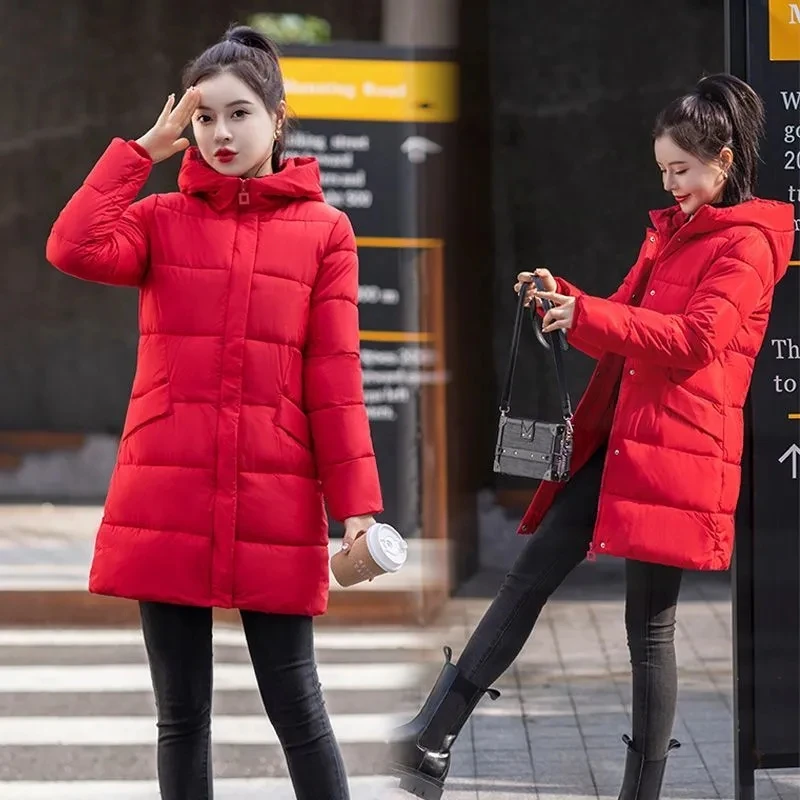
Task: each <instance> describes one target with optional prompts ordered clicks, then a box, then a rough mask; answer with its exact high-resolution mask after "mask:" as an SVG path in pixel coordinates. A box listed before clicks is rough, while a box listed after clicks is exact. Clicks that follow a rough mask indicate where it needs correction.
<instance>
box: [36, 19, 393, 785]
mask: <svg viewBox="0 0 800 800" xmlns="http://www.w3.org/2000/svg"><path fill="white" fill-rule="evenodd" d="M184 87H185V89H186V91H185V94H184V95H183V97H182V99H181V100H180V102H179V103H178V104H177V105H175V103H174V98H173V97H172V96H171V97H170V98H169V99H168V100H167V103H166V105H165V106H164V109H163V111H162V112H161V114H160V116H159V117H158V119H157V121H156V123H155V125H154V126H153V127H152V128H151V130H149V131H148V132H147V133H145V134H144V135H143V136H142V137H141V138H139V139H137V140H136V141H125V140H123V139H115V140H114V141H112V143H111V144H110V145H109V147H108V149H107V150H106V152H105V153H104V154H103V155H102V156H101V158H100V160H99V161H98V162H97V164H96V165H95V166H94V168H93V169H92V171H91V172H90V173H89V176H88V177H87V178H86V180H85V182H84V184H83V186H82V187H81V188H80V189H78V191H77V192H76V194H75V195H74V196H73V197H72V199H71V200H70V201H69V202H68V203H67V206H66V208H64V210H63V211H62V212H61V214H60V216H59V218H58V220H57V221H56V223H55V224H54V226H53V229H52V232H51V234H50V238H49V240H48V242H47V257H48V259H49V261H50V262H51V263H52V264H53V265H54V266H56V267H57V268H58V269H60V270H62V271H63V272H66V273H67V274H69V275H73V276H75V277H78V278H82V279H84V280H91V281H97V282H100V283H106V284H112V285H117V286H135V287H138V289H139V292H140V303H139V310H140V313H139V322H140V330H141V338H140V341H139V348H138V358H137V365H136V375H135V378H134V381H133V389H132V393H131V399H130V404H129V407H128V413H127V417H126V419H125V424H124V428H123V432H122V438H121V441H120V446H119V453H118V456H117V463H116V466H115V468H114V472H113V475H112V478H111V485H110V487H109V491H108V496H107V499H106V504H105V509H104V514H103V519H102V523H101V526H100V530H99V532H98V535H97V542H96V549H95V555H94V561H93V563H92V569H91V576H90V590H91V591H92V592H96V593H99V594H105V595H113V596H116V597H127V598H133V599H135V600H138V601H139V603H140V607H141V619H142V627H143V632H144V639H145V644H146V647H147V654H148V657H149V661H150V670H151V673H152V679H153V687H154V690H155V698H156V705H157V708H158V779H159V785H160V789H161V796H162V798H164V800H208V798H211V796H212V768H211V757H210V710H211V698H212V608H213V607H221V608H236V609H240V612H241V617H242V623H243V626H244V632H245V636H246V639H247V644H248V648H249V651H250V656H251V659H252V661H253V666H254V669H255V673H256V680H257V683H258V688H259V691H260V693H261V698H262V701H263V704H264V707H265V709H266V712H267V714H268V716H269V718H270V721H271V722H272V724H273V726H274V727H275V729H276V732H277V734H278V738H279V740H280V743H281V745H282V747H283V750H284V753H285V756H286V759H287V762H288V767H289V773H290V775H291V779H292V783H293V785H294V788H295V792H296V796H297V797H298V798H300V800H320V798H326V800H346V798H348V797H349V793H348V786H347V776H346V775H345V770H344V765H343V763H342V757H341V754H340V751H339V748H338V745H337V742H336V739H335V737H334V734H333V731H332V730H331V725H330V721H329V718H328V714H327V711H326V709H325V704H324V701H323V698H322V694H321V691H320V685H319V680H318V678H317V670H316V663H315V658H314V643H313V627H312V618H313V617H314V616H316V615H319V614H322V613H324V612H325V610H326V607H327V600H328V575H329V571H328V570H329V567H328V561H329V559H328V526H327V515H326V510H325V505H324V502H323V498H324V499H325V500H327V504H328V508H329V510H330V512H331V515H332V516H333V517H334V518H336V519H339V520H342V521H344V525H345V544H344V547H345V548H347V547H349V546H350V543H352V541H353V540H354V539H355V537H356V536H357V535H358V534H359V533H360V532H361V531H364V530H366V529H367V528H368V527H369V526H370V525H371V524H372V523H374V521H375V520H374V518H373V515H374V514H376V513H379V512H380V511H381V510H382V507H381V492H380V487H379V483H378V474H377V470H376V465H375V457H374V453H373V447H372V442H371V438H370V432H369V425H368V421H367V415H366V410H365V406H364V398H363V391H362V376H361V366H360V359H359V327H358V309H357V306H356V303H357V298H358V264H357V258H356V247H355V239H354V236H353V231H352V228H351V226H350V222H349V221H348V219H347V217H346V216H345V215H344V214H343V213H342V212H340V211H338V210H336V209H334V208H333V207H331V206H329V205H327V204H326V203H325V202H324V198H323V194H322V190H321V188H320V175H319V168H318V164H317V162H316V160H315V159H311V158H297V159H288V160H287V159H284V158H283V157H282V154H283V151H284V134H285V130H286V102H285V92H284V85H283V78H282V75H281V69H280V64H279V61H278V55H277V51H276V49H275V47H274V45H273V44H272V43H271V42H270V41H269V40H267V39H266V38H265V37H263V36H261V35H260V34H258V33H256V32H255V31H253V30H251V29H249V28H245V27H235V28H232V29H231V30H229V31H228V32H227V33H226V34H225V37H224V39H223V40H222V41H221V42H219V43H217V44H215V45H213V46H212V47H210V48H208V49H207V50H206V51H205V52H203V53H202V54H201V55H200V56H198V57H197V59H195V60H194V61H193V62H192V63H191V64H190V65H189V66H188V67H187V69H186V72H185V74H184ZM189 123H191V125H192V128H193V131H194V136H195V139H196V142H197V146H196V147H191V148H189V141H188V139H185V138H183V136H182V134H183V131H184V129H185V128H186V126H187V125H188V124H189ZM187 148H189V149H187ZM183 150H186V153H185V155H184V157H183V162H182V166H181V169H180V175H179V178H178V186H179V190H180V191H178V192H173V193H170V194H161V195H149V196H147V197H145V198H144V199H142V200H140V201H138V202H134V199H135V197H136V195H137V194H138V193H139V192H140V190H141V189H142V188H143V186H144V184H145V181H146V180H147V178H148V176H149V174H150V171H151V169H152V167H153V165H154V164H155V163H157V162H159V161H163V160H165V159H167V158H169V157H170V156H172V155H174V154H176V153H178V152H180V151H183Z"/></svg>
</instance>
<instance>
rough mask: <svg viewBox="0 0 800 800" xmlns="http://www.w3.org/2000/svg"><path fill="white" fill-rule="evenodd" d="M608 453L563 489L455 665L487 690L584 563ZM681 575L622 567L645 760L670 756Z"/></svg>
mask: <svg viewBox="0 0 800 800" xmlns="http://www.w3.org/2000/svg"><path fill="white" fill-rule="evenodd" d="M604 456H605V448H601V449H600V450H599V451H598V452H597V453H596V454H595V455H594V456H593V457H592V459H591V460H590V461H589V463H588V464H586V466H585V467H584V468H583V469H581V470H579V471H578V473H577V475H576V476H575V477H574V478H573V479H572V480H571V481H570V482H569V483H568V484H567V485H566V486H565V487H564V489H563V490H562V491H561V493H560V494H559V495H558V497H557V499H556V501H555V503H554V504H553V507H552V508H551V509H550V511H549V512H548V514H547V516H546V517H545V519H544V520H543V522H542V524H541V525H540V526H539V528H538V530H537V531H536V533H534V534H533V535H531V536H530V537H529V540H528V542H527V543H526V545H525V547H524V549H523V551H522V552H521V553H520V555H519V557H518V558H517V560H516V562H515V564H514V566H513V567H512V568H511V571H510V572H509V573H508V575H507V576H506V578H505V581H504V582H503V585H502V587H501V588H500V591H499V592H498V594H497V597H496V598H495V599H494V601H493V602H492V604H491V606H490V607H489V608H488V610H487V611H486V613H485V614H484V616H483V619H482V620H481V621H480V623H479V624H478V627H477V628H476V629H475V631H474V633H473V634H472V637H471V638H470V640H469V642H467V645H466V647H465V649H464V652H463V653H462V654H461V658H460V659H459V661H458V666H459V668H460V670H461V671H462V673H463V674H464V675H465V676H466V677H467V678H468V679H470V680H471V681H472V682H474V683H476V684H478V685H479V686H482V687H489V686H491V684H492V683H493V682H494V681H495V680H496V679H497V678H498V677H499V676H500V675H502V674H503V673H504V672H505V671H506V670H507V669H508V668H509V666H511V663H512V662H513V661H514V659H515V658H516V657H517V655H518V654H519V652H520V650H522V647H523V645H524V644H525V642H526V641H527V639H528V637H529V636H530V635H531V632H532V631H533V626H534V624H535V622H536V620H537V618H538V616H539V613H540V612H541V610H542V608H543V607H544V604H545V603H546V602H547V599H548V598H549V597H550V595H551V594H552V593H553V592H554V591H555V590H556V589H557V588H558V586H559V585H560V584H561V583H562V581H563V580H564V579H565V578H566V577H567V575H569V573H570V572H572V570H573V569H574V568H575V567H576V566H577V565H578V564H579V563H580V562H581V561H583V559H584V558H585V556H586V553H587V550H588V549H589V545H590V543H591V540H592V532H593V529H594V523H595V518H596V515H597V501H598V497H599V493H600V480H601V477H602V473H603V462H604ZM682 575H683V571H682V570H680V569H678V568H676V567H665V566H661V565H659V564H649V563H644V562H641V561H632V560H628V561H626V564H625V578H626V595H625V625H626V628H627V633H628V647H629V649H630V660H631V666H632V670H633V703H632V706H633V714H632V716H633V732H632V737H633V741H634V747H635V748H636V749H637V750H638V751H639V752H642V753H644V755H645V757H646V758H648V759H651V758H653V759H655V758H662V757H663V756H664V755H665V754H666V752H667V745H668V743H669V739H670V735H671V733H672V726H673V723H674V720H675V706H676V703H677V694H678V671H677V664H676V660H675V607H676V605H677V602H678V593H679V590H680V584H681V577H682Z"/></svg>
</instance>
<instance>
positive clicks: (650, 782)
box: [619, 734, 681, 800]
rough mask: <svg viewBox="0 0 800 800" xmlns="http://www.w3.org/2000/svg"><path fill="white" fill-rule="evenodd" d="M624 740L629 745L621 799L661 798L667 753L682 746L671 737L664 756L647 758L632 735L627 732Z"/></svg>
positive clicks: (657, 799) (645, 799)
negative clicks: (637, 747)
mask: <svg viewBox="0 0 800 800" xmlns="http://www.w3.org/2000/svg"><path fill="white" fill-rule="evenodd" d="M622 741H623V742H625V744H626V745H627V752H626V755H625V777H624V778H623V781H622V788H621V789H620V792H619V800H659V797H661V786H662V785H663V783H664V770H665V769H666V766H667V755H669V753H670V751H671V750H675V749H676V748H678V747H680V746H681V743H680V742H679V741H678V740H677V739H670V742H669V745H668V746H667V752H666V754H665V755H664V756H663V757H662V758H658V759H646V758H645V757H644V755H643V754H642V753H640V752H638V751H637V750H636V748H635V746H634V743H633V740H632V739H631V737H630V736H628V735H627V734H625V735H624V736H623V737H622Z"/></svg>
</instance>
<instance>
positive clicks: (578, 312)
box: [519, 199, 794, 570]
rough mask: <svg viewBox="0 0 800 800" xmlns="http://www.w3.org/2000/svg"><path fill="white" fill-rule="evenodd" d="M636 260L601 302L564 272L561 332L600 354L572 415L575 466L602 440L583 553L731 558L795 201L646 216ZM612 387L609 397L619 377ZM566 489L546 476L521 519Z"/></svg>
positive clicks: (705, 561) (525, 528)
mask: <svg viewBox="0 0 800 800" xmlns="http://www.w3.org/2000/svg"><path fill="white" fill-rule="evenodd" d="M651 218H652V221H653V224H654V225H655V228H654V229H651V230H648V232H647V236H646V238H645V241H644V244H643V246H642V248H641V251H640V253H639V258H638V260H637V262H636V264H635V265H634V267H633V268H632V269H631V271H630V273H629V274H628V276H627V277H626V278H625V281H624V283H623V284H622V286H621V287H620V288H619V289H618V291H617V292H616V293H615V294H614V295H612V296H611V297H610V298H609V299H607V300H606V299H602V298H598V297H591V296H589V295H587V294H584V293H583V292H581V291H580V290H578V289H577V288H576V287H575V286H572V285H571V284H569V283H568V282H567V281H565V280H561V279H559V281H558V285H559V288H558V291H559V292H561V293H563V294H568V295H572V296H573V297H575V298H576V301H575V316H574V322H573V327H572V329H571V330H570V332H569V335H568V339H569V341H570V342H571V344H573V345H574V346H575V347H577V348H578V349H580V350H582V351H584V352H585V353H587V354H588V355H590V356H592V357H594V358H597V359H599V363H598V365H597V368H596V369H595V372H594V374H593V376H592V378H591V380H590V382H589V385H588V386H587V388H586V391H585V393H584V395H583V397H582V399H581V402H580V403H579V405H578V408H577V409H576V411H575V418H574V425H575V451H574V455H573V472H575V471H577V470H579V469H580V468H581V467H582V466H583V465H584V464H585V463H586V461H587V460H588V459H589V457H590V456H591V455H592V454H593V453H594V452H595V451H596V450H597V448H598V447H599V446H600V445H601V444H603V442H604V441H606V440H608V453H607V456H606V462H605V470H604V474H603V480H602V486H601V490H600V498H599V504H598V509H597V521H596V525H595V531H594V537H593V541H592V546H591V548H590V551H589V553H590V555H591V554H593V553H595V552H599V553H602V554H607V555H614V556H621V557H625V558H631V559H636V560H640V561H649V562H655V563H661V564H669V565H672V566H678V567H684V568H688V569H698V570H724V569H727V568H728V566H729V565H730V560H731V554H732V549H733V539H734V511H735V509H736V505H737V501H738V497H739V490H740V483H741V469H740V463H741V456H742V444H743V415H742V408H743V406H744V403H745V398H746V395H747V392H748V389H749V386H750V379H751V377H752V373H753V365H754V361H755V358H756V355H757V354H758V351H759V349H760V348H761V345H762V342H763V339H764V334H765V332H766V328H767V321H768V318H769V313H770V310H771V307H772V296H773V291H774V288H775V284H776V283H777V282H778V281H779V280H780V279H781V278H782V277H783V275H784V274H785V272H786V269H787V267H788V263H789V259H790V257H791V251H792V246H793V242H794V209H793V207H792V206H791V205H789V204H787V203H779V202H773V201H767V200H758V199H756V200H751V201H748V202H745V203H741V204H739V205H736V206H731V207H727V208H718V207H712V206H704V207H702V208H701V209H700V210H699V211H698V212H697V213H696V214H695V216H694V217H692V218H691V219H689V220H687V218H686V216H685V215H684V214H683V213H682V212H681V211H680V209H679V208H678V207H674V208H670V209H666V210H663V211H657V212H653V213H652V214H651ZM618 382H619V392H618V394H617V384H618ZM562 486H563V485H558V484H555V483H549V482H548V483H545V482H543V483H542V484H541V485H540V487H539V489H538V490H537V492H536V494H535V495H534V498H533V501H532V502H531V505H530V507H529V508H528V511H527V513H526V514H525V516H524V517H523V519H522V522H521V524H520V527H519V532H520V533H533V532H534V531H535V529H536V527H537V526H538V525H539V523H540V522H541V520H542V518H543V517H544V515H545V513H546V512H547V510H548V508H549V507H550V505H551V503H552V502H553V500H554V499H555V497H556V495H557V494H558V492H559V491H560V490H561V488H562Z"/></svg>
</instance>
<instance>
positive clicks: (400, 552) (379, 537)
mask: <svg viewBox="0 0 800 800" xmlns="http://www.w3.org/2000/svg"><path fill="white" fill-rule="evenodd" d="M366 535H367V549H368V550H369V554H370V555H371V556H372V558H373V560H374V561H375V563H376V564H377V565H378V566H379V567H380V568H381V569H383V570H385V571H386V572H397V570H399V569H400V567H402V566H403V564H405V563H406V559H407V558H408V545H407V544H406V542H405V540H404V539H403V537H402V536H401V535H400V534H399V533H398V532H397V531H396V530H395V529H394V528H393V527H392V526H391V525H386V524H384V523H381V522H378V523H376V524H375V525H371V526H370V527H369V529H368V530H367V534H366Z"/></svg>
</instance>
